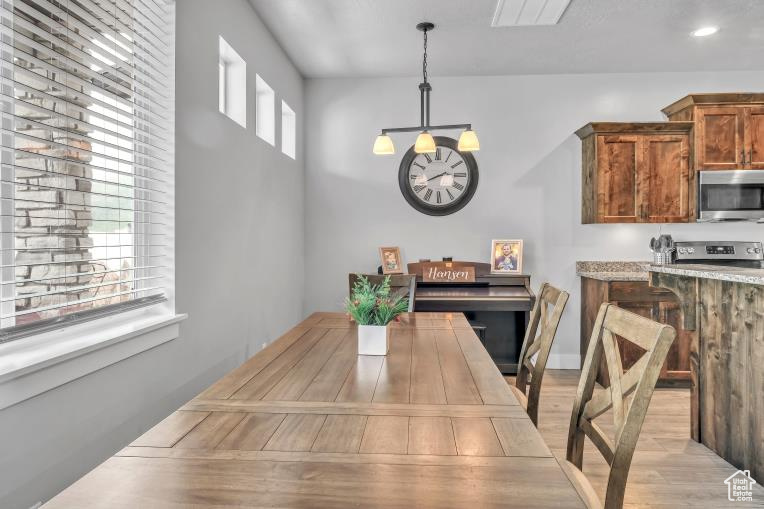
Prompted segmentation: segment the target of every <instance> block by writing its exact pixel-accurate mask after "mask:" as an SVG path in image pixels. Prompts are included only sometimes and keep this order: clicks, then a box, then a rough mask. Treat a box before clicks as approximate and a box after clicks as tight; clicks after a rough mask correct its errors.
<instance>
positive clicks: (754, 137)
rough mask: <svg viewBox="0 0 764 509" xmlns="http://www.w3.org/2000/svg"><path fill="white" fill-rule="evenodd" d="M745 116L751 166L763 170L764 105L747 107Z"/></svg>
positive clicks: (746, 139)
mask: <svg viewBox="0 0 764 509" xmlns="http://www.w3.org/2000/svg"><path fill="white" fill-rule="evenodd" d="M744 118H745V122H744V126H745V137H746V138H745V144H746V145H747V146H748V164H749V167H750V168H751V169H755V170H762V169H764V106H752V107H750V108H746V113H745V117H744Z"/></svg>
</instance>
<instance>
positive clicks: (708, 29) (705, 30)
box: [692, 27, 719, 37]
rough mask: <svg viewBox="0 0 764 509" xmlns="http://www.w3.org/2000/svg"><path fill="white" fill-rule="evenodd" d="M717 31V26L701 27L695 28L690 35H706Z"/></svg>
mask: <svg viewBox="0 0 764 509" xmlns="http://www.w3.org/2000/svg"><path fill="white" fill-rule="evenodd" d="M718 31H719V28H718V27H703V28H698V29H697V30H695V31H694V32H693V33H692V35H694V36H695V37H706V36H708V35H713V34H715V33H716V32H718Z"/></svg>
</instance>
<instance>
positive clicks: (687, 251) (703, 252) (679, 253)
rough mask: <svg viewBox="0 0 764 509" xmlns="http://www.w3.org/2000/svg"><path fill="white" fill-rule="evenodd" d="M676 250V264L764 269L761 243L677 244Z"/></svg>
mask: <svg viewBox="0 0 764 509" xmlns="http://www.w3.org/2000/svg"><path fill="white" fill-rule="evenodd" d="M674 249H675V251H674V263H698V264H704V265H726V266H731V267H753V268H764V247H762V243H761V242H739V241H718V242H714V241H693V242H675V243H674Z"/></svg>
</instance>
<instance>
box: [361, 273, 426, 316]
mask: <svg viewBox="0 0 764 509" xmlns="http://www.w3.org/2000/svg"><path fill="white" fill-rule="evenodd" d="M358 276H363V277H365V278H366V279H368V280H369V282H370V283H371V284H373V285H381V284H382V282H383V281H384V280H385V278H386V277H387V276H380V275H378V274H355V273H351V274H348V293H349V295H350V296H351V297H352V296H353V286H355V282H356V281H357V280H358ZM390 293H391V294H394V295H400V296H401V297H408V299H409V308H408V312H409V313H411V312H412V311H414V296H415V294H416V275H414V274H390Z"/></svg>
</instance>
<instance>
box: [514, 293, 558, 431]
mask: <svg viewBox="0 0 764 509" xmlns="http://www.w3.org/2000/svg"><path fill="white" fill-rule="evenodd" d="M568 297H569V294H568V292H566V291H564V290H559V289H557V288H555V287H553V286H551V285H550V284H549V283H544V284H543V285H541V290H540V291H539V294H538V297H537V299H536V303H535V304H534V306H533V310H532V311H531V317H530V320H529V322H528V328H527V329H526V330H525V338H524V339H523V346H522V349H521V350H520V357H519V361H518V363H517V366H518V369H517V377H516V378H515V386H516V387H517V389H519V390H520V392H522V393H523V394H526V395H527V398H528V405H527V408H526V411H527V412H528V416H529V417H530V418H531V421H533V424H534V425H538V407H539V397H540V395H541V382H542V380H543V378H544V370H545V369H546V363H547V360H549V352H550V351H551V349H552V343H553V342H554V337H555V335H556V334H557V327H558V326H559V325H560V319H561V318H562V313H563V311H565V305H566V304H567V302H568ZM534 356H537V357H536V361H535V363H534V362H533V357H534ZM529 385H530V388H528V386H529Z"/></svg>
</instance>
